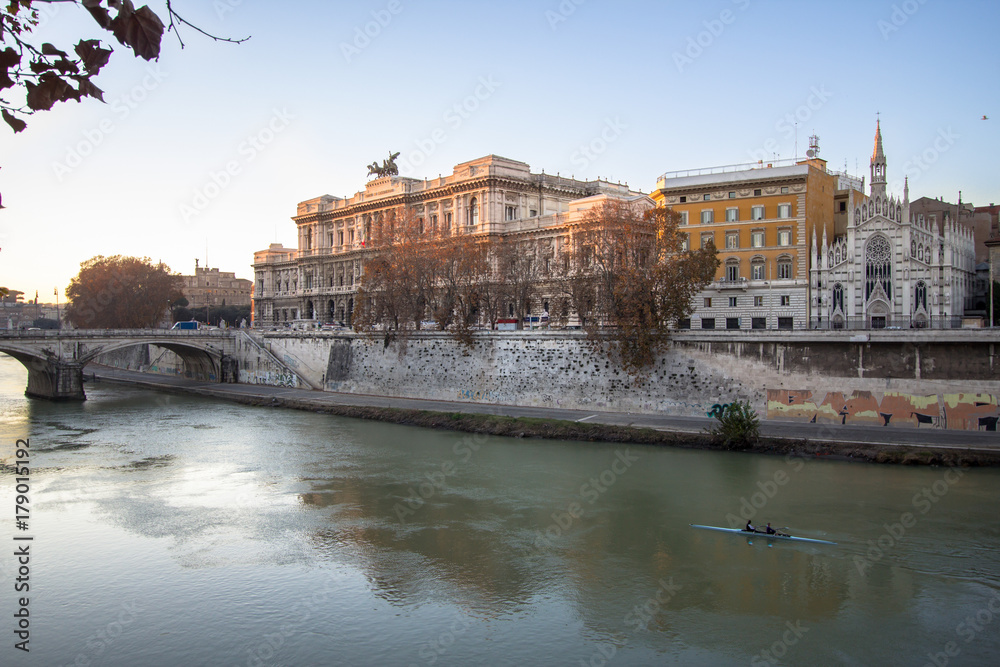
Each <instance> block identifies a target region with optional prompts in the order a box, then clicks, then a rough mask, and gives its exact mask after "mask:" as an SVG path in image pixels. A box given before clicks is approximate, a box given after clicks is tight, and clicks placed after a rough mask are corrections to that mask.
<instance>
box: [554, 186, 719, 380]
mask: <svg viewBox="0 0 1000 667" xmlns="http://www.w3.org/2000/svg"><path fill="white" fill-rule="evenodd" d="M679 222H680V216H679V215H678V214H676V213H674V212H673V211H672V210H671V209H668V208H662V207H656V208H646V207H645V206H643V205H642V204H640V203H639V202H627V201H620V200H608V201H606V202H605V203H604V204H603V205H601V206H600V207H596V208H594V209H593V210H591V211H590V212H589V213H588V214H587V215H586V217H585V218H584V221H583V223H582V224H581V225H580V227H579V228H577V229H576V230H575V232H574V234H573V244H572V247H571V249H570V251H569V252H570V262H569V264H570V266H571V267H572V268H571V269H570V274H569V276H568V277H567V279H566V281H565V283H564V284H565V289H566V292H567V294H568V296H569V298H570V300H571V303H572V305H573V307H574V309H575V310H576V311H577V313H578V315H579V317H580V319H581V321H582V324H583V327H584V329H585V330H586V331H587V334H588V336H589V337H590V339H591V341H592V342H594V343H595V344H597V345H599V346H608V348H609V349H608V351H609V352H610V353H612V354H617V356H618V358H619V361H620V362H621V364H622V365H623V366H624V367H625V369H626V370H628V371H630V372H636V371H639V370H640V369H642V368H643V367H646V366H648V365H649V364H651V363H652V362H653V361H654V360H655V359H656V356H657V355H658V354H659V353H661V352H662V351H663V350H664V349H665V348H666V346H667V343H668V341H669V340H670V330H671V327H672V326H675V325H676V323H677V322H678V321H679V320H681V319H684V318H686V317H687V316H689V315H690V314H691V310H692V303H691V300H692V299H693V298H694V296H695V295H696V294H697V293H698V292H699V291H700V290H701V289H702V288H703V287H704V286H705V285H707V284H708V283H709V282H711V280H712V279H713V278H714V277H715V272H716V270H717V269H718V267H719V259H718V256H717V253H716V250H715V247H714V246H712V245H709V246H708V247H705V248H701V249H699V250H694V251H692V250H688V249H687V247H686V244H685V243H684V235H683V234H682V233H681V232H679V231H678V224H679Z"/></svg>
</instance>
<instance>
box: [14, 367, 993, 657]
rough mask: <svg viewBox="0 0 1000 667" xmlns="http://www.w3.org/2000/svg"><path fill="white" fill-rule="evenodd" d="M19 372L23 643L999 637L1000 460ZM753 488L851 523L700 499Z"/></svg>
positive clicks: (927, 649)
mask: <svg viewBox="0 0 1000 667" xmlns="http://www.w3.org/2000/svg"><path fill="white" fill-rule="evenodd" d="M25 377H26V375H25V371H24V369H23V368H22V367H21V366H20V364H18V363H17V362H16V361H14V360H13V359H10V358H9V357H0V409H2V418H0V442H2V446H0V452H2V456H0V458H2V461H3V463H4V464H6V465H5V467H4V471H3V472H2V473H0V487H2V489H3V492H2V493H0V498H3V499H4V500H3V502H5V503H7V511H6V512H3V515H5V516H7V517H8V518H7V519H5V520H4V524H5V526H4V530H3V531H2V532H0V539H6V540H7V546H6V547H4V548H3V549H2V551H3V558H2V559H0V568H2V570H3V579H4V587H3V594H2V595H0V605H2V609H3V611H4V613H3V617H4V618H5V619H6V621H5V622H4V624H3V626H2V627H3V632H2V637H3V640H2V643H0V664H3V665H44V666H46V667H50V666H53V665H74V664H75V665H122V666H130V667H132V666H137V665H153V666H155V665H251V666H254V665H480V664H488V665H595V666H596V665H603V664H609V665H650V664H677V665H745V664H752V665H770V664H799V665H836V664H845V665H889V664H892V665H897V664H898V665H904V664H908V665H925V664H932V665H933V664H937V665H943V664H951V665H982V664H996V663H997V660H998V658H1000V617H998V614H1000V556H998V551H1000V549H998V548H1000V522H998V515H997V514H998V508H1000V502H998V500H1000V474H998V471H996V470H976V469H967V470H946V469H941V468H904V467H886V466H878V465H874V464H861V463H845V462H835V461H817V460H800V459H796V458H789V459H786V458H781V457H769V456H759V455H749V454H730V453H718V452H701V451H686V450H672V449H666V448H656V447H645V446H638V445H621V444H604V443H577V442H558V441H542V440H528V439H509V438H496V437H485V436H475V437H474V436H470V435H467V434H461V433H451V432H439V431H432V430H423V429H418V428H412V427H405V426H397V425H386V424H381V423H376V422H365V421H359V420H351V419H343V418H338V417H331V416H326V415H320V414H314V413H309V412H301V411H293V410H284V409H273V408H257V407H246V406H241V405H234V404H229V403H226V402H221V401H215V400H208V399H203V398H194V397H185V396H176V395H168V394H160V393H157V392H151V391H145V390H137V389H133V388H128V387H121V386H116V385H111V384H102V383H98V384H97V385H89V386H88V388H87V393H88V397H89V400H87V401H86V402H84V403H53V402H47V401H40V400H34V399H26V398H25V397H24V395H23V391H24V386H25ZM19 438H22V439H27V440H28V441H29V450H30V466H29V467H30V482H29V485H30V491H29V494H28V495H29V507H30V515H29V518H28V529H27V530H26V531H21V530H17V529H16V528H15V514H16V509H15V507H14V505H15V479H14V476H15V474H14V472H13V469H12V468H11V467H9V466H10V465H12V464H13V463H14V460H15V456H16V448H15V443H16V440H17V439H19ZM751 513H753V515H754V519H755V521H763V522H766V521H772V522H774V523H775V525H776V526H779V527H780V526H790V530H791V532H793V533H795V534H798V535H802V536H809V537H815V538H821V539H827V540H831V541H835V542H837V544H836V545H823V544H809V543H799V542H784V541H772V543H769V541H768V540H766V539H761V538H759V537H758V538H755V539H752V540H750V539H748V538H746V537H744V536H740V535H731V534H726V533H721V532H713V531H707V530H698V529H694V528H691V527H689V525H688V524H690V523H698V524H709V525H715V526H729V525H731V524H733V523H736V522H739V521H741V520H742V519H741V518H740V517H741V514H742V515H749V514H751ZM4 536H6V537H4ZM24 536H30V537H32V538H33V539H32V540H31V541H30V542H29V541H24V540H21V541H14V540H13V538H14V537H24ZM25 544H27V545H30V547H29V549H30V563H29V565H28V567H29V569H30V574H29V575H28V576H29V580H28V581H27V582H22V583H28V584H29V586H30V590H29V592H27V593H25V592H15V590H14V585H16V582H15V577H16V576H18V568H19V567H20V565H19V564H18V563H17V559H16V558H15V557H14V556H13V553H14V551H15V548H18V547H20V546H23V545H25ZM22 596H25V597H27V598H28V604H27V607H26V608H27V609H28V613H29V614H30V621H29V628H28V630H27V632H28V633H29V635H28V636H29V644H28V645H27V647H28V648H30V652H29V653H24V652H23V651H20V650H18V649H17V648H15V644H16V643H18V642H20V641H22V640H23V639H22V638H19V637H18V636H17V635H16V634H15V633H14V631H15V630H16V629H17V627H16V625H17V622H18V619H16V618H14V616H13V615H14V614H15V613H19V610H20V609H21V608H22V606H21V604H20V603H19V598H20V597H22Z"/></svg>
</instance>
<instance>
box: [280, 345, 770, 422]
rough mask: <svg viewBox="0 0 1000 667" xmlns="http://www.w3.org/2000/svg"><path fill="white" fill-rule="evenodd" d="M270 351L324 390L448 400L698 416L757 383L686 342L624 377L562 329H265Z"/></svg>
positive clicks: (748, 395) (755, 392)
mask: <svg viewBox="0 0 1000 667" xmlns="http://www.w3.org/2000/svg"><path fill="white" fill-rule="evenodd" d="M264 339H265V341H266V342H267V343H268V344H269V345H270V348H271V351H272V352H273V353H274V354H275V355H276V356H277V357H279V358H281V359H283V360H285V361H286V362H290V363H292V364H294V365H295V368H296V369H297V370H299V371H300V372H302V373H303V374H304V375H305V376H306V377H309V378H311V379H312V380H314V381H316V382H317V383H318V384H320V385H321V386H322V387H323V388H324V389H326V390H328V391H341V392H349V393H357V394H378V395H388V396H405V397H412V398H427V399H438V400H448V401H456V400H457V401H472V402H477V403H502V404H511V405H514V404H516V405H530V406H543V407H550V406H551V407H563V408H579V409H583V410H590V409H593V410H615V411H627V412H646V413H666V414H683V415H697V414H702V415H703V414H705V413H707V412H709V411H711V409H712V406H713V405H715V404H722V403H730V402H733V401H735V400H740V399H743V400H750V401H752V402H754V403H757V404H761V405H762V404H763V402H764V399H765V395H764V393H763V391H761V390H760V389H758V388H755V387H752V386H743V385H740V384H737V383H734V382H732V377H731V376H730V375H728V374H726V373H724V372H719V371H718V370H717V369H716V368H715V367H714V365H713V364H704V363H696V362H695V360H694V359H693V357H691V356H690V355H689V354H686V353H685V352H684V351H675V352H671V353H669V354H667V355H664V356H663V357H662V358H660V359H659V360H658V361H657V363H656V364H655V366H654V367H653V368H652V369H651V370H650V371H649V372H648V373H647V374H646V375H644V376H642V377H639V378H633V377H630V376H629V375H628V374H627V373H626V372H624V371H623V370H621V369H620V368H615V367H614V365H613V364H612V363H611V362H610V361H609V360H608V359H607V358H606V357H605V356H603V355H602V354H595V353H594V352H593V351H592V350H591V348H590V346H589V345H588V343H587V342H586V340H585V338H584V337H583V336H582V335H580V334H576V333H564V332H558V333H556V332H553V333H548V332H510V333H507V332H484V333H481V334H478V335H477V336H476V340H475V342H474V344H473V346H472V347H471V348H465V347H463V346H462V345H461V344H459V343H457V342H456V341H455V340H454V339H453V338H452V337H451V336H449V335H447V334H440V333H420V334H414V335H412V336H410V337H409V338H408V339H407V340H406V341H405V342H402V341H390V342H388V343H387V342H386V341H385V340H383V339H370V338H366V337H361V336H359V337H345V336H339V337H331V338H326V337H320V336H317V335H315V334H312V335H307V334H291V335H289V334H282V335H265V336H264Z"/></svg>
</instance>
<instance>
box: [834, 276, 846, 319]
mask: <svg viewBox="0 0 1000 667" xmlns="http://www.w3.org/2000/svg"><path fill="white" fill-rule="evenodd" d="M833 310H834V312H837V311H840V312H844V286H843V285H841V284H840V283H837V284H836V285H834V286H833Z"/></svg>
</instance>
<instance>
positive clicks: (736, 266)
mask: <svg viewBox="0 0 1000 667" xmlns="http://www.w3.org/2000/svg"><path fill="white" fill-rule="evenodd" d="M739 279H740V260H738V259H735V258H733V257H730V258H729V259H727V260H726V280H728V281H729V282H736V281H737V280H739Z"/></svg>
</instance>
